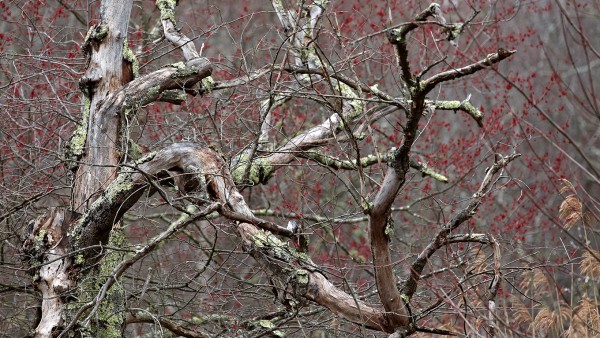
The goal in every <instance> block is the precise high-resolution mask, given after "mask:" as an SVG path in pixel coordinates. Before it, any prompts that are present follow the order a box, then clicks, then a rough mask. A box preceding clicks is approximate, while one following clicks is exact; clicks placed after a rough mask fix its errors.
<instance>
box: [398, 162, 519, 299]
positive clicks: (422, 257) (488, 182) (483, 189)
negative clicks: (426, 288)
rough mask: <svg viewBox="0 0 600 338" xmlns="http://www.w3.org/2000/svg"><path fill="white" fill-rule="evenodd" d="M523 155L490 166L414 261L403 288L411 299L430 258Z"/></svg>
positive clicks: (471, 214) (473, 212)
mask: <svg viewBox="0 0 600 338" xmlns="http://www.w3.org/2000/svg"><path fill="white" fill-rule="evenodd" d="M519 156H521V155H520V154H512V155H509V156H507V157H502V156H499V158H497V159H496V160H495V162H494V164H493V165H492V167H490V168H489V169H488V170H487V172H486V175H485V177H484V178H483V181H482V182H481V186H480V187H479V189H478V190H477V192H475V194H473V198H472V199H471V201H470V202H469V205H467V206H466V207H465V208H464V209H462V210H461V211H459V212H458V213H457V214H456V215H455V216H454V217H453V218H452V219H451V220H450V221H449V222H448V223H446V225H445V226H444V227H443V228H442V230H440V231H439V232H438V234H437V235H436V236H435V238H434V239H433V240H432V241H431V242H430V243H429V244H428V245H427V246H426V247H425V249H423V251H421V253H420V254H419V256H417V259H416V260H415V261H414V262H413V264H412V266H411V268H410V271H409V278H408V280H407V281H406V282H405V284H404V287H403V288H402V289H403V291H404V294H405V295H406V296H407V297H408V298H409V299H410V298H411V297H412V295H413V294H414V293H415V291H416V290H417V285H418V282H419V280H420V278H421V273H422V272H423V269H424V268H425V265H426V264H427V262H428V261H429V258H430V257H431V256H432V255H433V254H434V253H435V252H436V251H437V250H438V249H439V248H441V247H442V246H444V245H446V244H448V236H450V233H451V232H452V231H453V230H454V229H456V228H457V227H458V226H459V225H461V224H462V223H464V222H465V221H467V220H469V219H470V218H471V217H473V215H475V213H476V211H477V208H479V206H480V205H481V203H482V201H483V198H484V197H485V196H486V195H487V194H488V193H489V192H490V190H491V189H492V187H493V185H494V183H495V182H496V179H495V177H496V174H497V173H498V172H499V171H501V170H502V169H503V168H504V167H506V166H507V165H508V163H510V162H511V161H513V160H514V159H516V158H518V157H519Z"/></svg>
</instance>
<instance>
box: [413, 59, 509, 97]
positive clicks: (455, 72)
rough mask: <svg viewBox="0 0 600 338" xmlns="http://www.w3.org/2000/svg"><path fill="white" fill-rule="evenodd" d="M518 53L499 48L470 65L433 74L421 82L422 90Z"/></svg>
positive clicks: (425, 91)
mask: <svg viewBox="0 0 600 338" xmlns="http://www.w3.org/2000/svg"><path fill="white" fill-rule="evenodd" d="M514 53H516V50H506V49H503V48H499V49H498V51H497V52H496V53H492V54H489V55H488V56H486V57H485V59H483V60H479V61H477V62H475V63H472V64H470V65H468V66H464V67H461V68H455V69H452V70H448V71H445V72H441V73H438V74H436V75H433V76H432V77H430V78H428V79H427V80H424V81H422V82H421V83H420V87H421V91H422V92H423V93H428V92H430V91H431V90H432V89H433V88H434V87H435V86H436V85H438V84H440V83H442V82H445V81H450V80H456V79H459V78H461V77H463V76H467V75H470V74H473V73H475V72H477V71H480V70H482V69H485V68H487V67H489V66H491V65H493V64H495V63H498V62H500V61H502V60H504V59H506V58H508V57H510V56H511V55H513V54H514Z"/></svg>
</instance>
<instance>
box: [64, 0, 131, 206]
mask: <svg viewBox="0 0 600 338" xmlns="http://www.w3.org/2000/svg"><path fill="white" fill-rule="evenodd" d="M131 5H132V0H123V1H121V0H105V1H103V2H102V4H101V9H100V23H99V24H97V25H95V26H93V27H92V28H91V29H90V32H89V33H88V36H87V37H86V41H85V47H84V48H85V50H86V52H87V53H88V58H89V59H88V60H89V64H88V67H87V69H86V72H85V75H84V76H83V77H82V78H81V80H80V87H81V88H82V90H83V91H84V95H86V101H85V112H84V114H86V115H87V116H84V123H85V122H87V125H83V126H82V127H83V128H86V129H87V132H86V139H85V146H84V148H83V149H82V154H81V159H80V161H81V163H80V165H79V167H78V169H77V172H76V175H75V182H74V189H73V200H72V207H73V209H74V210H75V211H77V212H84V211H85V210H86V208H87V207H88V206H89V205H90V204H91V203H93V202H94V200H95V199H96V195H97V193H98V192H99V191H101V190H102V189H103V188H105V187H106V186H107V185H108V184H109V183H110V181H112V180H113V179H114V177H115V174H116V172H117V167H116V165H117V164H118V163H119V159H120V157H121V156H120V155H121V154H120V153H119V148H120V144H119V131H120V130H119V129H120V123H121V116H120V114H119V112H115V111H110V110H107V109H101V108H102V107H104V106H105V105H103V104H102V103H103V101H104V100H106V99H107V97H108V96H109V94H110V93H113V92H115V91H117V90H118V89H120V88H121V86H122V85H123V84H125V83H127V82H129V81H131V80H132V76H131V74H124V70H125V72H126V73H127V72H128V71H129V67H124V66H125V65H124V61H123V44H124V42H125V40H126V38H127V27H128V25H129V15H130V12H131ZM86 119H87V121H85V120H86Z"/></svg>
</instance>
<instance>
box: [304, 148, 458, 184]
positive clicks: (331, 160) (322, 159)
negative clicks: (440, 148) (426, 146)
mask: <svg viewBox="0 0 600 338" xmlns="http://www.w3.org/2000/svg"><path fill="white" fill-rule="evenodd" d="M395 151H396V149H395V148H392V149H391V150H390V151H388V152H387V153H386V154H383V155H380V156H377V155H368V156H365V157H362V158H360V160H359V163H360V166H361V167H363V168H366V167H369V166H372V165H375V164H377V163H387V162H388V161H389V159H390V158H391V156H393V155H394V153H395ZM298 156H301V157H304V158H306V159H309V160H312V161H315V162H317V163H320V164H322V165H325V166H328V167H330V168H333V169H336V170H338V169H345V170H356V169H357V168H358V166H357V161H356V160H340V159H338V158H336V157H333V156H328V155H324V154H321V153H318V152H315V151H310V152H300V153H298ZM410 167H411V168H413V169H416V170H418V171H420V172H421V173H422V174H423V176H429V177H431V178H433V179H435V180H437V181H440V182H444V183H447V182H448V178H446V177H445V176H444V175H442V174H440V173H438V172H437V171H435V170H434V169H432V168H430V167H429V166H427V164H426V163H423V162H416V161H413V160H411V161H410Z"/></svg>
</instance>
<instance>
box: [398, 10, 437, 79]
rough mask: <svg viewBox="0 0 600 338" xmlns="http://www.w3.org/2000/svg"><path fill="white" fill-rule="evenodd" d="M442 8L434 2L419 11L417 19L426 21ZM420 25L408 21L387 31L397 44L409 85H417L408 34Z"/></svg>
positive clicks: (401, 64) (399, 57) (401, 65)
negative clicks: (411, 65)
mask: <svg viewBox="0 0 600 338" xmlns="http://www.w3.org/2000/svg"><path fill="white" fill-rule="evenodd" d="M439 10H440V5H438V4H436V3H432V4H431V5H429V7H427V9H425V10H424V11H423V12H421V13H419V14H418V15H417V16H416V17H415V21H416V22H419V21H425V20H426V19H427V18H428V17H430V16H436V15H437V14H438V12H439ZM417 27H419V25H417V24H416V23H408V24H405V25H403V26H402V27H400V28H398V29H390V30H389V31H387V38H388V40H389V41H390V43H391V44H393V45H395V46H396V51H397V52H398V59H399V63H400V68H401V69H402V80H404V82H405V83H406V85H407V86H409V87H412V86H414V85H415V79H414V77H413V75H412V73H411V71H410V64H409V62H408V46H407V41H406V36H407V35H408V33H410V32H411V31H412V30H414V29H416V28H417Z"/></svg>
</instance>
